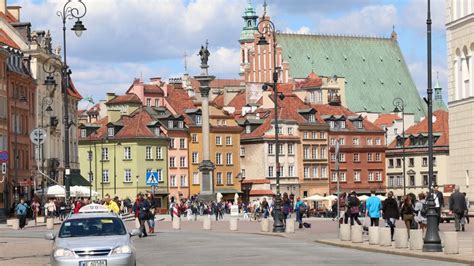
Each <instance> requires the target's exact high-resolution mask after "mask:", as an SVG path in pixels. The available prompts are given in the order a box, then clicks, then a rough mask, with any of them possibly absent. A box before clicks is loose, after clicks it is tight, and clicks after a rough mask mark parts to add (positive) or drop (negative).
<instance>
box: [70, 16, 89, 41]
mask: <svg viewBox="0 0 474 266" xmlns="http://www.w3.org/2000/svg"><path fill="white" fill-rule="evenodd" d="M71 30H72V31H74V33H75V34H76V36H77V37H81V35H82V32H83V31H86V30H87V29H86V27H84V25H83V24H82V21H81V20H80V19H77V21H76V23H74V26H73V27H72V28H71Z"/></svg>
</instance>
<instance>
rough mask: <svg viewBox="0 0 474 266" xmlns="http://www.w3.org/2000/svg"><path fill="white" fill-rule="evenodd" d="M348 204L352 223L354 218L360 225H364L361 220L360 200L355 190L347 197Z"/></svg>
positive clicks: (352, 223)
mask: <svg viewBox="0 0 474 266" xmlns="http://www.w3.org/2000/svg"><path fill="white" fill-rule="evenodd" d="M347 206H348V208H349V211H350V218H351V225H354V220H355V221H356V223H357V224H358V225H362V223H361V222H360V221H359V212H360V209H359V206H360V200H359V199H358V198H357V194H356V192H355V191H352V192H351V194H350V196H349V198H348V199H347Z"/></svg>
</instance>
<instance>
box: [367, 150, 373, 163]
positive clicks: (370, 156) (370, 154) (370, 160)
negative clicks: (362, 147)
mask: <svg viewBox="0 0 474 266" xmlns="http://www.w3.org/2000/svg"><path fill="white" fill-rule="evenodd" d="M367 161H368V162H372V153H370V152H369V153H367Z"/></svg>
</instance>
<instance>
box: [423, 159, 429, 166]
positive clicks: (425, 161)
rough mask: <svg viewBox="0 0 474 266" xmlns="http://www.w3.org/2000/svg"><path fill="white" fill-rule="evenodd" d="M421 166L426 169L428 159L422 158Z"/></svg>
mask: <svg viewBox="0 0 474 266" xmlns="http://www.w3.org/2000/svg"><path fill="white" fill-rule="evenodd" d="M422 166H423V167H427V166H428V158H426V157H423V163H422Z"/></svg>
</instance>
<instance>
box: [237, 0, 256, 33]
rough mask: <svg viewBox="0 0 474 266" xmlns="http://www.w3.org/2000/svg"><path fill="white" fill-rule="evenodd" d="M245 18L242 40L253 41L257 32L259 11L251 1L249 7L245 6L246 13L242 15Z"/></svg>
mask: <svg viewBox="0 0 474 266" xmlns="http://www.w3.org/2000/svg"><path fill="white" fill-rule="evenodd" d="M242 18H243V19H244V23H245V24H244V27H243V28H242V31H241V32H240V39H239V41H240V42H244V41H253V39H254V38H253V37H254V34H255V32H256V31H257V18H258V16H257V13H256V12H255V9H254V8H253V6H252V3H251V2H250V1H249V2H248V5H247V7H246V8H245V11H244V14H243V15H242Z"/></svg>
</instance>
